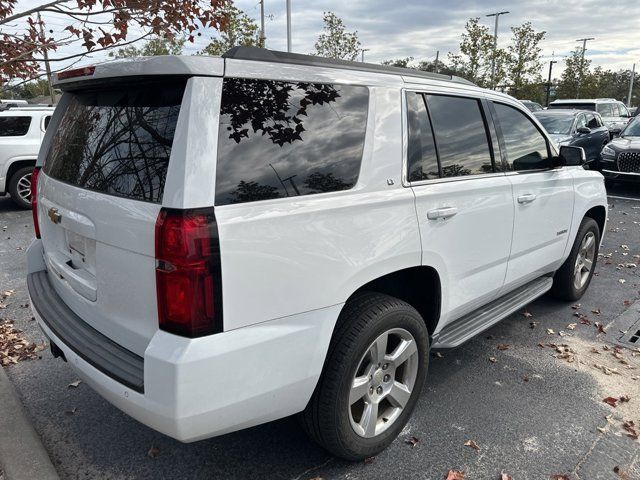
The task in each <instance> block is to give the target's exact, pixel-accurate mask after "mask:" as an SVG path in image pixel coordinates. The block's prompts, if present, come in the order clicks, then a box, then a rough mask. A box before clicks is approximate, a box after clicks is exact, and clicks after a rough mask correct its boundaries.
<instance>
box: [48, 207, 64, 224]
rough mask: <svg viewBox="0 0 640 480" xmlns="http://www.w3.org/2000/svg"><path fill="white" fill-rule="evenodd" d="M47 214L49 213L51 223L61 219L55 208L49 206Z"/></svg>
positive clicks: (58, 221)
mask: <svg viewBox="0 0 640 480" xmlns="http://www.w3.org/2000/svg"><path fill="white" fill-rule="evenodd" d="M47 215H49V218H50V219H51V221H52V222H53V223H60V220H62V215H60V214H59V213H58V209H57V208H50V209H49V212H48V213H47Z"/></svg>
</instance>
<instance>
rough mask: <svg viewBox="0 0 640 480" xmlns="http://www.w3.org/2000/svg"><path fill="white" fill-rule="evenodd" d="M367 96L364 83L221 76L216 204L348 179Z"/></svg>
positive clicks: (344, 184)
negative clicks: (223, 77)
mask: <svg viewBox="0 0 640 480" xmlns="http://www.w3.org/2000/svg"><path fill="white" fill-rule="evenodd" d="M368 104H369V90H368V89H367V88H366V87H359V86H346V85H327V84H317V83H306V82H300V83H286V82H279V81H272V80H255V79H238V78H228V79H225V80H224V84H223V88H222V105H221V107H220V108H221V111H220V114H221V115H220V129H219V133H218V165H217V173H216V204H217V205H225V204H229V203H242V202H252V201H256V200H266V199H271V198H281V197H290V196H297V195H309V194H313V193H323V192H333V191H338V190H346V189H349V188H351V187H353V186H354V185H355V183H356V181H357V179H358V174H359V172H360V162H361V160H362V149H363V146H364V137H365V130H366V122H367V111H368Z"/></svg>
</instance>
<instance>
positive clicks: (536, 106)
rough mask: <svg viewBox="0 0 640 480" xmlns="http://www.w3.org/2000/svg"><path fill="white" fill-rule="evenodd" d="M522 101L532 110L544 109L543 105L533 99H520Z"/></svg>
mask: <svg viewBox="0 0 640 480" xmlns="http://www.w3.org/2000/svg"><path fill="white" fill-rule="evenodd" d="M520 103H522V104H523V105H524V106H525V107H527V108H528V109H529V111H531V112H539V111H541V110H544V107H543V106H542V105H540V104H539V103H536V102H533V101H531V100H520Z"/></svg>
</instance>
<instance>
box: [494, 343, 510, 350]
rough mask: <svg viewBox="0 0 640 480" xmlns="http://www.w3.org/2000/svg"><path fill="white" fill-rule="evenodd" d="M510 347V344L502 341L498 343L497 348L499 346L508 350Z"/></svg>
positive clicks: (499, 348)
mask: <svg viewBox="0 0 640 480" xmlns="http://www.w3.org/2000/svg"><path fill="white" fill-rule="evenodd" d="M509 347H510V345H507V344H506V343H501V344H499V345H498V347H497V348H498V350H502V351H504V350H508V349H509Z"/></svg>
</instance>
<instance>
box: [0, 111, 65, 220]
mask: <svg viewBox="0 0 640 480" xmlns="http://www.w3.org/2000/svg"><path fill="white" fill-rule="evenodd" d="M52 114H53V108H49V107H38V108H33V107H24V108H22V107H17V108H10V109H8V110H5V111H2V112H0V195H5V194H6V193H9V195H11V199H12V200H13V201H14V202H15V203H16V204H17V205H18V206H19V207H21V208H25V209H27V208H31V172H32V171H33V167H34V165H35V164H36V158H37V157H38V150H40V144H41V143H42V138H43V137H44V132H45V130H46V128H47V125H48V124H49V120H51V115H52Z"/></svg>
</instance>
